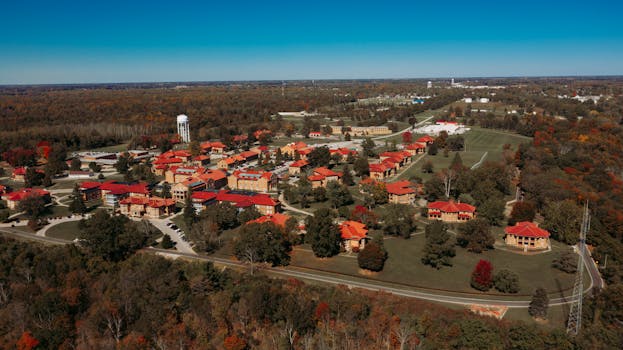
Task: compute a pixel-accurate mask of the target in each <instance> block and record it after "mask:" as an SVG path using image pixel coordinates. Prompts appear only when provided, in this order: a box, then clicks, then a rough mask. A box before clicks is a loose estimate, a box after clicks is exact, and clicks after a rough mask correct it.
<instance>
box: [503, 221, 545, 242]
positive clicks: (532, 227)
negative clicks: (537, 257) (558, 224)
mask: <svg viewBox="0 0 623 350" xmlns="http://www.w3.org/2000/svg"><path fill="white" fill-rule="evenodd" d="M504 232H506V233H507V234H511V235H515V236H521V237H536V238H547V237H549V232H548V231H547V230H544V229H542V228H540V227H538V226H537V225H536V224H535V223H533V222H530V221H521V222H518V223H517V224H515V226H509V227H507V228H505V229H504Z"/></svg>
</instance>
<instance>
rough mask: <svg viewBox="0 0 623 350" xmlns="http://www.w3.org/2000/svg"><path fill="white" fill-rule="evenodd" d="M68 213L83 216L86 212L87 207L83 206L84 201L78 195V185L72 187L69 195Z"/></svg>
mask: <svg viewBox="0 0 623 350" xmlns="http://www.w3.org/2000/svg"><path fill="white" fill-rule="evenodd" d="M69 211H70V212H72V213H76V214H84V213H86V211H87V207H86V205H85V204H84V199H82V195H81V194H80V188H79V186H78V184H76V185H75V186H74V190H73V192H72V194H71V203H70V204H69Z"/></svg>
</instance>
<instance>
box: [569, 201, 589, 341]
mask: <svg viewBox="0 0 623 350" xmlns="http://www.w3.org/2000/svg"><path fill="white" fill-rule="evenodd" d="M590 227H591V216H590V212H589V210H588V201H586V203H585V204H584V216H583V217H582V228H581V230H580V240H579V241H578V265H577V271H576V273H575V284H574V285H573V295H572V298H573V304H571V310H570V311H569V319H568V320H567V334H569V335H573V336H575V335H577V334H578V333H579V332H580V327H581V326H582V299H583V298H582V297H583V296H584V280H583V278H584V253H585V251H586V234H587V233H588V231H589V230H590Z"/></svg>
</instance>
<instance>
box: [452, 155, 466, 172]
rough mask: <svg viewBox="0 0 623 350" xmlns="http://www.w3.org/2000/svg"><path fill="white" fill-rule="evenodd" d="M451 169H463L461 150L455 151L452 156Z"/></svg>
mask: <svg viewBox="0 0 623 350" xmlns="http://www.w3.org/2000/svg"><path fill="white" fill-rule="evenodd" d="M450 169H453V170H455V171H459V170H462V169H463V159H461V154H460V153H459V152H456V153H454V158H452V162H451V163H450Z"/></svg>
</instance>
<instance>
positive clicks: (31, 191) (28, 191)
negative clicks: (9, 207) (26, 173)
mask: <svg viewBox="0 0 623 350" xmlns="http://www.w3.org/2000/svg"><path fill="white" fill-rule="evenodd" d="M49 195H50V192H48V191H46V190H42V189H39V188H22V189H21V190H19V191H15V192H11V193H8V194H7V195H6V199H7V200H9V201H13V202H19V201H21V200H22V199H24V198H26V197H28V196H40V197H44V196H49Z"/></svg>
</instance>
